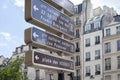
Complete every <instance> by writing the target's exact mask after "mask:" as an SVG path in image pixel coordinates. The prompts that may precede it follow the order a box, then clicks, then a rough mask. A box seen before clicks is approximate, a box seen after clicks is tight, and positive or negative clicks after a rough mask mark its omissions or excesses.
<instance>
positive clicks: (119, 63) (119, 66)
mask: <svg viewBox="0 0 120 80" xmlns="http://www.w3.org/2000/svg"><path fill="white" fill-rule="evenodd" d="M117 63H118V69H120V56H118V57H117Z"/></svg>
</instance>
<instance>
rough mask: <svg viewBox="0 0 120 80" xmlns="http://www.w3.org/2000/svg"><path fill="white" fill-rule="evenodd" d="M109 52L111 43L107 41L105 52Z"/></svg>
mask: <svg viewBox="0 0 120 80" xmlns="http://www.w3.org/2000/svg"><path fill="white" fill-rule="evenodd" d="M109 52H111V44H110V42H109V43H105V53H109Z"/></svg>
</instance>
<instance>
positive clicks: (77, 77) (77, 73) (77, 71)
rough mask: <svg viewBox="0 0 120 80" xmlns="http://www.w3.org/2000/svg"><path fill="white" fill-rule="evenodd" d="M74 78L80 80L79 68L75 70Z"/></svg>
mask: <svg viewBox="0 0 120 80" xmlns="http://www.w3.org/2000/svg"><path fill="white" fill-rule="evenodd" d="M76 80H80V70H79V69H78V70H76Z"/></svg>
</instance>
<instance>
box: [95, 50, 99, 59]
mask: <svg viewBox="0 0 120 80" xmlns="http://www.w3.org/2000/svg"><path fill="white" fill-rule="evenodd" d="M97 59H100V50H96V51H95V60H97Z"/></svg>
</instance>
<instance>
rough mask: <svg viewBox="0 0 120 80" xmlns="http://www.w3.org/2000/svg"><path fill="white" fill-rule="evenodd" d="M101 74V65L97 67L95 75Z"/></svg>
mask: <svg viewBox="0 0 120 80" xmlns="http://www.w3.org/2000/svg"><path fill="white" fill-rule="evenodd" d="M99 74H100V64H97V65H95V75H99Z"/></svg>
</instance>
